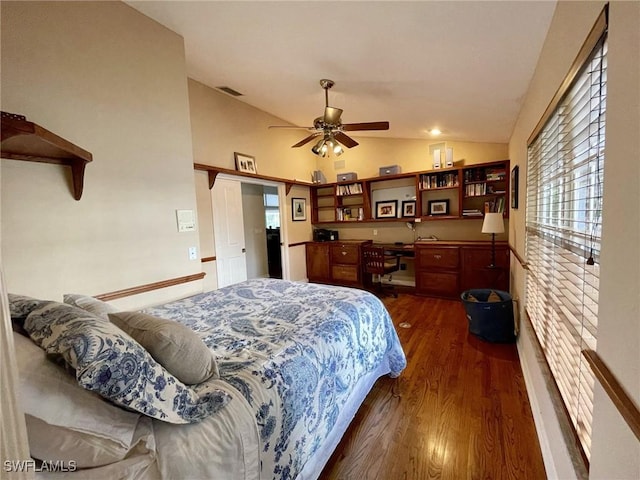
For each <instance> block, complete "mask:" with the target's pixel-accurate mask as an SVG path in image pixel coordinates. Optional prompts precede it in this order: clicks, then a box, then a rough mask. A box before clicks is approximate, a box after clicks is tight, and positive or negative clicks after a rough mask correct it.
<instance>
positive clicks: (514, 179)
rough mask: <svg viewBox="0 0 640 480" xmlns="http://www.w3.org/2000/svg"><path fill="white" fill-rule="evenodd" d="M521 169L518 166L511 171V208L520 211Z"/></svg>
mask: <svg viewBox="0 0 640 480" xmlns="http://www.w3.org/2000/svg"><path fill="white" fill-rule="evenodd" d="M519 171H520V167H518V165H516V166H515V167H513V168H512V169H511V208H513V209H514V210H517V209H518V176H519Z"/></svg>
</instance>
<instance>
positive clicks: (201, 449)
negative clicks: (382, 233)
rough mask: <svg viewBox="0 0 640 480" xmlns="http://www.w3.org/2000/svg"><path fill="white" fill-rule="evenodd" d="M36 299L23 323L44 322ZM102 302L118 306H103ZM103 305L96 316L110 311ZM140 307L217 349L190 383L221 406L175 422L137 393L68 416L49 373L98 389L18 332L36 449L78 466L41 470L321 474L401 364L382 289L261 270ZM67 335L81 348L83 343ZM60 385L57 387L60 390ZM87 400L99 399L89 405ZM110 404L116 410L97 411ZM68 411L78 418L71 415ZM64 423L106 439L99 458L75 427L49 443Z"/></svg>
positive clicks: (112, 474) (95, 474)
mask: <svg viewBox="0 0 640 480" xmlns="http://www.w3.org/2000/svg"><path fill="white" fill-rule="evenodd" d="M65 300H66V298H65ZM96 302H97V301H96ZM70 303H72V304H73V303H74V302H73V301H72V302H70ZM97 303H100V302H97ZM78 306H82V305H78V304H77V302H76V304H75V305H74V306H73V307H61V306H59V308H67V310H65V312H66V313H65V315H64V317H65V318H66V319H68V318H69V317H70V316H72V315H75V314H78V315H80V313H78V312H79V311H80V310H79V309H76V310H70V308H76V307H78ZM105 306H106V305H105ZM39 307H42V305H41V304H34V305H31V306H30V307H29V308H31V310H32V313H31V314H28V315H26V318H27V319H31V318H34V319H35V320H31V321H30V322H29V321H27V322H26V325H27V326H29V325H31V329H32V330H35V327H34V325H38V322H37V320H38V313H37V312H38V310H37V308H39ZM93 307H95V305H93ZM49 308H50V307H49ZM44 310H46V308H45V309H44ZM88 310H89V311H91V310H92V308H88ZM105 311H106V312H112V311H113V310H111V309H110V307H108V306H107V310H105ZM105 311H103V312H101V311H93V312H91V313H90V315H93V316H95V317H99V316H100V315H101V314H102V317H103V318H106V316H105V315H104V313H105ZM25 313H26V312H22V314H25ZM143 313H144V314H146V315H150V316H152V317H154V318H162V319H169V320H171V321H172V322H173V321H175V322H179V323H180V324H182V325H185V326H187V327H188V328H189V329H190V330H191V331H193V332H195V333H196V334H197V336H198V337H199V338H200V339H201V340H202V342H203V343H204V344H205V345H206V347H207V348H208V349H209V351H210V352H212V354H213V355H212V356H213V358H215V359H216V362H217V365H216V368H217V372H216V375H215V378H212V379H210V380H208V381H206V382H203V383H202V384H200V385H196V386H195V387H194V389H195V391H196V392H200V394H202V392H206V395H212V393H211V392H215V395H217V396H216V397H215V398H216V400H215V401H216V402H217V403H216V406H215V408H213V409H212V410H211V411H204V409H202V408H200V407H198V408H200V410H202V411H200V410H198V415H200V417H201V418H198V419H197V421H194V422H190V421H182V420H181V419H178V422H179V423H181V424H176V422H173V423H171V422H170V421H167V418H164V419H160V418H158V415H157V414H156V415H155V418H153V417H154V415H143V414H141V413H140V410H139V409H138V411H137V412H136V411H131V410H132V408H131V407H132V406H134V405H133V404H130V403H125V405H124V406H126V407H127V409H126V410H125V409H122V408H119V407H115V406H113V405H112V404H110V403H107V402H104V401H103V400H102V399H100V400H95V398H91V399H89V397H87V398H86V399H85V400H86V401H85V400H83V402H84V403H86V405H85V404H81V405H77V406H76V405H74V407H73V410H74V413H73V415H70V414H69V412H68V411H65V407H64V404H65V402H68V401H69V400H68V399H67V400H65V399H64V398H62V399H60V398H58V401H51V400H50V398H49V399H47V398H46V395H49V392H47V391H46V388H45V386H44V383H46V382H57V383H58V384H60V383H65V385H66V384H68V385H67V387H68V388H72V387H73V388H76V389H78V388H79V389H80V390H82V392H83V393H82V394H80V393H79V391H74V393H73V394H69V396H70V397H73V398H84V396H85V395H90V396H92V397H98V396H97V395H96V394H95V393H92V392H89V391H87V386H86V385H85V388H84V389H82V387H79V386H78V385H77V382H75V381H74V380H75V379H74V378H73V377H71V376H70V375H68V374H66V373H65V372H62V371H61V367H59V366H57V365H53V364H52V362H51V359H50V358H48V357H51V354H50V350H51V345H52V343H49V344H47V343H46V340H44V342H45V343H44V344H41V345H40V347H43V348H44V349H45V350H46V351H47V352H49V355H47V354H46V353H45V352H44V350H43V349H42V348H40V347H38V346H37V345H35V344H33V342H30V341H29V339H26V338H24V337H22V338H19V339H18V338H16V346H17V350H18V360H19V362H18V363H19V364H20V374H21V379H22V381H21V390H22V394H23V397H24V399H25V400H24V407H25V411H26V413H27V416H26V418H27V427H28V429H29V434H30V435H29V436H30V446H31V449H32V455H33V456H35V455H34V451H36V453H37V455H39V458H40V459H41V460H45V463H44V466H45V467H47V465H48V464H47V463H46V461H47V460H49V459H53V458H55V459H59V460H60V461H62V462H65V461H66V462H67V463H62V464H61V465H62V466H63V467H69V462H72V466H73V468H57V470H58V471H56V472H53V471H51V470H56V469H55V468H54V469H52V468H49V467H51V465H48V468H46V469H45V472H44V474H43V476H45V477H53V478H58V477H69V478H96V479H99V478H105V479H106V478H109V479H112V478H140V479H144V478H166V479H176V478H185V479H187V478H189V479H191V478H193V479H213V478H216V479H218V478H219V479H229V480H231V479H244V480H254V479H255V480H258V479H272V478H273V479H300V480H307V479H314V478H317V477H318V476H319V475H320V473H321V471H322V468H323V467H324V465H325V463H326V461H327V460H328V458H329V457H330V455H331V454H332V452H333V450H334V449H335V447H336V445H337V444H338V442H339V441H340V438H341V437H342V434H343V433H344V431H345V430H346V428H347V427H348V425H349V423H350V421H351V420H352V418H353V416H354V415H355V413H356V411H357V410H358V408H359V406H360V405H361V403H362V401H363V400H364V398H365V397H366V395H367V393H368V392H369V391H370V389H371V387H372V386H373V384H374V383H375V381H376V380H377V379H378V378H379V377H380V376H383V375H390V376H392V377H397V376H398V375H400V373H401V372H402V370H403V369H404V367H405V366H406V359H405V355H404V352H403V350H402V347H401V345H400V343H399V340H398V337H397V334H396V331H395V329H394V326H393V324H392V322H391V319H390V317H389V314H388V312H387V310H386V309H385V307H384V305H383V304H382V302H380V300H379V299H378V298H377V297H375V296H374V295H371V294H370V293H368V292H365V291H362V290H357V289H352V288H344V287H334V286H323V285H317V284H307V283H301V282H290V281H285V280H273V279H254V280H249V281H246V282H242V283H239V284H236V285H232V286H229V287H225V288H221V289H219V290H216V291H213V292H207V293H203V294H198V295H195V296H192V297H188V298H185V299H181V300H177V301H173V302H169V303H166V304H164V305H159V306H156V307H153V308H148V309H146V310H144V311H143ZM109 314H111V313H109ZM16 315H17V314H16ZM13 316H14V314H13V312H12V317H13ZM110 318H112V319H113V318H114V317H113V316H112V317H110ZM65 321H66V320H65ZM93 321H95V322H103V323H96V325H99V326H100V328H102V326H104V325H107V324H109V322H108V321H106V323H105V321H104V319H102V320H98V319H97V318H93V317H90V318H89V319H86V318H85V319H84V320H83V321H82V322H78V323H82V325H85V326H86V325H87V324H88V323H89V324H91V322H93ZM51 324H52V323H51V321H50V319H49V320H42V321H41V322H40V328H41V329H43V330H45V331H46V334H49V333H50V331H49V330H50V329H51V327H50V325H51ZM43 325H44V328H42V326H43ZM109 325H110V324H109ZM111 327H112V326H111V325H110V328H111ZM91 329H95V328H94V327H91ZM98 329H99V328H98ZM30 334H31V337H32V338H34V339H35V340H36V343H38V341H41V342H42V339H41V338H40V337H39V336H38V335H39V333H38V332H37V331H36V332H35V333H34V332H30ZM72 337H73V338H77V335H75V336H72ZM74 341H75V340H74ZM58 343H59V344H60V343H63V344H66V343H70V342H69V341H66V343H65V342H58ZM71 343H72V344H73V345H76V346H75V347H74V348H75V349H76V353H77V351H78V347H77V343H73V342H71ZM34 348H35V349H37V350H39V351H40V354H39V355H38V354H36V353H34V350H33V349H34ZM83 348H84V349H86V348H87V347H86V345H85V346H83ZM30 349H31V350H30ZM71 351H73V349H72V350H71ZM21 352H22V353H21ZM102 357H104V352H103V354H102ZM43 358H44V360H43ZM30 363H31V364H33V365H32V366H31V367H30V366H29V364H30ZM67 363H69V361H68V362H67ZM66 366H67V367H68V365H66ZM77 367H78V368H77V369H76V376H77V377H78V378H80V376H81V375H80V374H79V373H78V372H79V371H80V370H82V372H83V375H85V376H86V372H87V371H88V369H87V368H86V367H83V368H82V369H80V368H79V366H77ZM51 368H53V369H58V370H56V371H55V372H54V371H53V370H51ZM23 370H24V371H23ZM29 372H31V374H30V373H29ZM34 372H37V373H34ZM30 375H31V376H32V377H33V376H36V378H31V382H30V383H29V381H27V380H25V379H29V376H30ZM38 375H39V376H38ZM45 377H46V378H45ZM94 377H95V375H94V376H93V377H92V378H94ZM158 378H159V377H158ZM80 383H82V382H80ZM72 384H75V385H72ZM156 387H157V386H156ZM54 388H55V389H56V390H60V388H59V387H54ZM156 389H157V388H156ZM56 395H57V396H58V397H59V396H60V392H59V391H57V392H56ZM163 395H165V394H164V393H163ZM215 395H214V396H215ZM156 396H158V395H157V392H156ZM165 396H166V395H165ZM175 398H178V397H177V396H176V397H175ZM169 399H170V398H169ZM89 400H91V401H92V402H94V401H98V402H100V403H99V404H96V406H93V404H91V405H89V404H90V403H91V402H89ZM165 400H167V399H166V398H165ZM74 401H76V400H74ZM128 401H131V398H130V399H129V400H128ZM135 401H140V399H139V398H136V399H135ZM94 403H95V402H94ZM210 403H212V402H210ZM175 404H176V401H175V399H174V402H173V405H174V406H175ZM56 405H57V407H56ZM198 405H199V404H198ZM107 407H109V409H113V410H108V411H107V412H106V413H105V412H102V410H105V408H107ZM83 409H84V410H86V415H87V417H88V418H90V419H89V420H87V421H86V422H85V424H81V423H80V419H81V418H82V417H83V414H82V412H83V411H84V410H83ZM43 410H44V411H43ZM98 410H100V412H101V413H99V414H98V413H97V411H98ZM133 410H135V408H134V409H133ZM192 410H193V409H192ZM196 410H197V409H196ZM190 411H191V410H190ZM169 413H170V414H171V412H169ZM116 417H117V419H115V418H116ZM68 418H72V420H68ZM169 420H171V419H169ZM68 421H72V422H75V423H74V424H73V425H69V424H67V423H66V422H68ZM51 423H53V424H56V423H58V424H62V425H51ZM107 424H108V425H107ZM45 427H46V428H49V430H47V429H46V428H45ZM59 427H61V428H65V429H67V430H73V432H72V433H74V434H75V433H78V432H79V433H80V434H81V435H85V436H90V437H91V441H92V442H97V443H96V444H97V445H99V447H97V448H100V449H101V450H99V453H96V451H93V452H92V453H91V454H92V455H93V457H96V455H99V456H100V457H101V458H100V459H99V460H96V459H95V458H90V459H89V460H87V461H84V462H80V464H78V462H77V461H74V459H73V455H76V456H78V455H80V453H78V452H82V450H81V449H79V447H78V445H80V443H78V442H79V441H78V440H77V439H75V438H74V439H73V440H71V439H70V440H69V442H68V445H69V448H68V449H67V451H66V452H63V451H56V449H55V447H54V446H52V445H51V444H52V443H57V444H60V445H62V446H63V447H64V445H65V442H62V441H57V442H56V441H53V442H51V441H49V442H48V441H47V439H48V438H49V439H55V438H57V439H59V438H61V437H60V435H61V434H60V432H59V431H58V430H55V428H59ZM116 427H117V428H116ZM52 428H53V429H54V430H52ZM67 430H65V432H67ZM113 430H115V432H114V431H113ZM32 432H36V433H34V434H33V435H32ZM67 433H68V432H67ZM34 436H37V438H39V439H40V441H39V442H40V445H35V444H34V445H31V443H32V440H33V441H34V442H36V440H35V439H33V438H32V437H34ZM105 438H108V440H109V441H110V442H112V443H111V444H109V445H111V446H110V447H109V448H107V447H104V446H103V445H101V442H102V441H103V440H104V439H105ZM82 441H84V439H83V440H82ZM74 442H75V443H74ZM113 442H115V443H113ZM109 449H111V450H113V451H114V452H117V453H114V454H113V455H111V456H109V455H107V454H106V453H105V452H109V451H111V450H109ZM61 450H64V448H61ZM102 457H104V458H102ZM59 466H60V465H58V467H59ZM60 470H65V471H60Z"/></svg>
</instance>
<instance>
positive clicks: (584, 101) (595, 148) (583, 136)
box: [526, 15, 607, 461]
mask: <svg viewBox="0 0 640 480" xmlns="http://www.w3.org/2000/svg"><path fill="white" fill-rule="evenodd" d="M605 18H606V17H605V16H604V15H603V16H602V17H601V19H599V22H598V24H596V27H594V30H593V31H592V33H591V35H590V39H588V40H587V43H586V44H585V46H584V47H583V52H582V53H583V55H582V56H581V55H579V58H581V60H580V61H579V65H577V66H574V68H572V71H573V72H575V73H573V78H570V79H568V80H567V81H565V83H564V84H563V87H564V88H563V87H561V90H560V91H559V92H558V94H557V95H556V97H555V98H554V101H553V102H552V105H551V106H550V107H549V109H547V112H545V115H544V116H543V120H542V121H541V123H540V124H539V127H537V128H536V131H535V132H534V134H533V135H532V140H531V141H530V142H529V146H528V159H527V214H526V252H527V262H528V264H529V271H528V274H527V283H526V309H527V314H528V315H529V318H530V319H531V323H532V324H533V327H534V330H535V332H536V336H537V338H538V341H539V343H540V346H541V347H542V350H543V352H544V354H545V357H546V360H547V363H548V364H549V368H550V370H551V372H552V374H553V376H554V379H555V382H556V384H557V386H558V390H559V391H560V395H561V396H562V399H563V401H564V404H565V407H566V410H567V413H568V415H569V417H570V419H571V422H572V424H573V426H574V428H575V433H576V435H577V438H578V439H579V443H580V445H581V447H582V450H583V453H584V455H585V457H586V459H587V461H588V459H589V456H590V447H591V416H592V406H593V385H594V376H593V372H592V371H591V369H590V368H589V365H588V364H587V362H586V360H585V359H584V357H583V356H582V354H581V351H582V350H584V349H593V350H595V348H596V338H597V329H598V288H599V281H598V279H599V270H600V265H599V253H600V238H601V213H602V193H603V167H604V161H605V158H604V145H605V136H604V128H605V113H606V92H607V41H606V19H605ZM589 44H590V45H589ZM594 44H595V47H594ZM562 90H564V91H562Z"/></svg>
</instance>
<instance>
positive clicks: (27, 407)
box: [13, 332, 141, 468]
mask: <svg viewBox="0 0 640 480" xmlns="http://www.w3.org/2000/svg"><path fill="white" fill-rule="evenodd" d="M13 340H14V344H15V349H16V356H17V363H18V371H19V378H20V403H21V406H22V409H23V411H24V412H25V414H26V419H27V434H28V436H29V446H30V449H31V454H32V455H33V456H34V457H36V458H40V459H41V460H50V459H53V458H52V457H49V456H48V455H49V453H48V452H50V451H51V449H52V445H51V444H50V442H51V439H56V438H58V440H56V444H55V445H54V446H53V447H54V448H56V449H60V454H61V455H63V454H64V449H65V448H66V447H69V448H73V446H74V445H75V446H76V447H77V446H78V445H83V446H82V448H79V447H78V448H77V450H76V451H77V455H76V453H74V451H71V452H67V453H68V455H69V457H68V458H69V459H70V460H75V461H76V462H77V465H78V467H83V468H85V467H95V466H99V465H104V464H106V463H112V462H114V461H118V460H121V459H123V458H124V457H125V456H126V454H127V453H128V452H129V450H130V449H131V448H132V447H133V446H134V443H135V442H134V432H135V430H136V426H137V425H138V421H139V419H140V417H141V415H140V414H139V413H133V412H129V411H126V410H123V409H122V408H119V407H116V406H115V405H113V404H111V403H108V402H106V401H104V400H103V399H102V398H101V397H100V396H99V395H98V394H96V393H93V392H90V391H89V390H85V389H84V388H82V387H81V386H80V385H78V382H77V381H76V379H75V378H74V377H73V376H71V375H69V374H68V373H67V372H66V371H65V370H64V369H63V368H62V367H59V366H58V365H56V364H54V363H53V362H52V361H50V360H48V359H47V356H46V353H45V351H44V350H43V349H42V348H40V347H38V346H37V345H36V344H35V343H33V341H32V340H30V339H29V338H26V337H24V336H22V335H19V334H17V333H15V332H14V334H13ZM74 434H80V435H75V436H74ZM58 458H60V459H61V458H62V456H59V457H56V458H55V459H58Z"/></svg>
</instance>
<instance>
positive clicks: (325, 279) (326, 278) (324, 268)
mask: <svg viewBox="0 0 640 480" xmlns="http://www.w3.org/2000/svg"><path fill="white" fill-rule="evenodd" d="M306 249H307V278H309V281H310V282H318V283H329V282H330V280H331V269H330V267H329V244H328V243H326V242H313V243H307V245H306Z"/></svg>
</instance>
